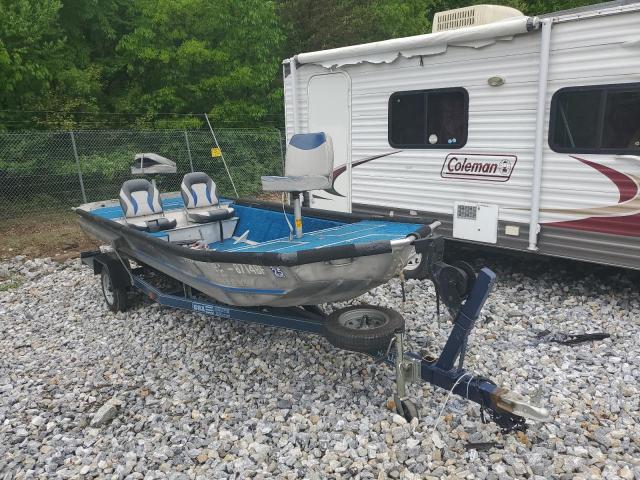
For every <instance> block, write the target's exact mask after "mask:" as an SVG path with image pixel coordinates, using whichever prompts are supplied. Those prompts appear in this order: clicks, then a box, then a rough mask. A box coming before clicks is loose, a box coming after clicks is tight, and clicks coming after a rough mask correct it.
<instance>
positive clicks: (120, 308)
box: [100, 265, 127, 312]
mask: <svg viewBox="0 0 640 480" xmlns="http://www.w3.org/2000/svg"><path fill="white" fill-rule="evenodd" d="M100 280H101V282H100V283H101V284H102V295H103V296H104V301H105V302H106V303H107V307H109V310H111V311H112V312H124V311H125V310H126V309H127V289H126V288H124V287H115V286H114V284H113V279H112V278H111V272H110V271H109V266H108V265H103V266H102V271H101V273H100Z"/></svg>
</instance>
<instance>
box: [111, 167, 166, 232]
mask: <svg viewBox="0 0 640 480" xmlns="http://www.w3.org/2000/svg"><path fill="white" fill-rule="evenodd" d="M118 199H119V200H120V207H122V211H123V212H124V218H125V222H126V224H127V225H128V226H130V227H132V228H135V229H137V230H143V231H147V232H158V231H161V230H169V229H171V228H174V227H175V226H176V224H177V222H176V220H170V219H168V218H165V217H164V210H163V208H162V202H161V201H160V191H159V190H158V189H157V188H156V186H155V185H153V184H152V183H151V182H150V181H149V180H145V179H144V178H136V179H134V180H127V181H126V182H124V183H123V184H122V188H121V189H120V196H119V198H118Z"/></svg>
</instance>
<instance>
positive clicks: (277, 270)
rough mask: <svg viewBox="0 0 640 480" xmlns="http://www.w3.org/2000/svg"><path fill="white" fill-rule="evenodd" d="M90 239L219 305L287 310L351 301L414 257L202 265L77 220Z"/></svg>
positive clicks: (404, 251) (394, 254)
mask: <svg viewBox="0 0 640 480" xmlns="http://www.w3.org/2000/svg"><path fill="white" fill-rule="evenodd" d="M79 222H80V226H81V227H82V228H83V230H84V231H85V232H86V233H87V234H89V235H90V236H92V237H94V238H96V239H97V240H99V241H102V242H105V243H107V244H111V245H112V246H114V247H115V248H116V250H117V251H118V252H119V253H120V254H122V255H124V256H126V257H129V258H131V259H133V260H134V261H136V262H139V263H142V264H145V265H147V266H149V267H152V268H154V269H156V270H158V271H160V272H162V273H164V274H166V275H169V276H171V277H173V278H175V279H177V280H179V281H181V282H183V283H185V284H186V285H189V286H191V287H192V288H194V289H196V290H198V291H200V292H202V293H203V294H205V295H207V296H209V297H211V298H213V299H215V300H217V301H218V302H222V303H226V304H229V305H236V306H271V307H289V306H297V305H316V304H321V303H328V302H339V301H344V300H348V299H351V298H354V297H357V296H359V295H362V294H363V293H365V292H367V291H369V290H371V289H372V288H375V287H377V286H378V285H381V284H383V283H386V282H388V281H389V280H390V279H391V278H393V277H394V276H396V275H398V274H399V272H400V271H401V270H402V268H403V267H404V266H405V265H406V263H407V261H408V259H409V258H410V256H411V255H412V254H413V252H414V248H413V246H411V245H403V246H394V247H392V248H391V249H390V251H389V252H388V253H382V254H377V255H367V256H361V257H353V258H341V259H335V260H327V261H319V262H314V263H307V264H302V265H294V266H286V265H282V266H264V265H257V264H247V263H231V262H211V261H198V260H194V259H192V258H188V257H183V256H177V255H174V254H172V253H171V252H168V251H167V250H166V249H163V248H159V247H158V246H157V245H156V244H154V243H152V242H149V241H146V240H145V239H144V238H143V237H139V236H134V235H122V234H120V233H119V232H117V231H114V230H113V229H111V228H109V227H108V225H105V224H99V223H96V222H92V221H90V220H88V219H86V218H80V219H79Z"/></svg>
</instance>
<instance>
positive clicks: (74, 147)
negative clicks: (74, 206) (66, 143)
mask: <svg viewBox="0 0 640 480" xmlns="http://www.w3.org/2000/svg"><path fill="white" fill-rule="evenodd" d="M69 133H70V134H71V146H72V147H73V156H74V157H75V158H76V168H77V169H78V180H80V191H81V192H82V203H87V194H86V193H85V191H84V181H83V180H82V169H81V168H80V159H79V158H78V149H77V148H76V137H75V135H74V134H73V130H72V131H70V132H69Z"/></svg>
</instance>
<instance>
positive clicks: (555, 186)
mask: <svg viewBox="0 0 640 480" xmlns="http://www.w3.org/2000/svg"><path fill="white" fill-rule="evenodd" d="M639 24H640V12H635V13H627V14H619V15H611V16H606V17H594V18H589V19H585V20H581V21H574V22H567V23H560V24H557V25H555V26H554V29H553V32H552V53H551V61H550V70H549V78H550V81H549V91H548V97H547V114H546V118H545V150H544V170H543V182H542V202H541V212H540V220H541V222H542V223H545V224H549V223H555V222H566V221H570V220H584V219H588V218H590V217H594V216H600V217H603V216H612V215H613V216H615V215H624V214H628V213H629V212H628V211H625V209H624V207H625V206H624V205H621V204H620V198H621V192H620V188H621V187H620V181H624V178H626V177H627V176H629V175H631V176H635V177H640V164H639V163H638V162H633V161H631V160H624V159H620V158H617V157H616V155H615V154H611V153H610V154H595V155H594V154H578V153H558V152H554V151H553V150H552V149H551V148H550V147H549V143H548V138H549V137H548V135H549V120H550V106H551V101H552V98H553V96H554V94H555V93H556V92H557V91H558V90H560V89H562V88H565V87H576V86H587V85H607V84H621V83H632V82H638V81H640V44H638V43H637V42H639V41H640V31H639V30H638V25H639ZM589 32H590V33H591V34H592V35H590V34H589ZM634 41H635V42H636V43H635V44H634V43H633V42H634ZM634 45H635V46H634ZM603 172H605V173H603ZM567 179H570V181H568V180H567ZM616 179H617V181H618V184H616V181H614V180H616ZM623 185H624V184H623ZM623 188H624V187H623ZM639 208H640V207H639ZM630 221H631V220H630ZM561 237H562V236H560V237H559V238H561ZM638 243H640V242H638ZM543 245H546V246H544V247H543V248H551V247H550V245H551V243H547V244H543ZM594 255H597V254H594Z"/></svg>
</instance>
